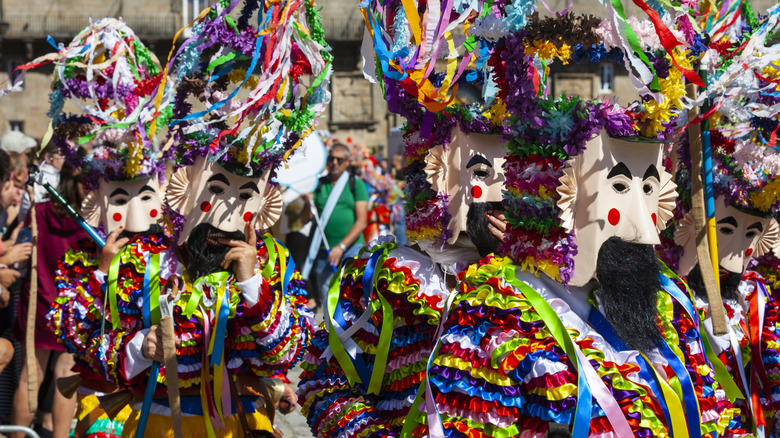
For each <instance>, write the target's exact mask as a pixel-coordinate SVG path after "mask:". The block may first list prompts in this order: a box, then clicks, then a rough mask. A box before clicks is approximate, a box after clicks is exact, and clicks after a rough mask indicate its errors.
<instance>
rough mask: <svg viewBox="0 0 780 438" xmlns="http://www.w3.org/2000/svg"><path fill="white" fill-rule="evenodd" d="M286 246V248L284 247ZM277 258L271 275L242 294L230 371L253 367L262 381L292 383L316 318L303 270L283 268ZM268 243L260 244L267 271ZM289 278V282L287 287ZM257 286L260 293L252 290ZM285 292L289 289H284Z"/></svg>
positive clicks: (233, 323) (233, 322)
mask: <svg viewBox="0 0 780 438" xmlns="http://www.w3.org/2000/svg"><path fill="white" fill-rule="evenodd" d="M280 248H281V247H280ZM281 251H283V253H280V254H277V257H276V259H275V262H274V266H273V269H272V270H270V275H267V276H265V277H263V276H259V277H258V279H257V280H258V281H251V280H247V281H246V282H244V283H241V286H240V287H241V288H242V291H241V293H242V296H243V297H244V298H243V299H242V300H241V302H240V303H239V305H238V308H237V313H236V316H235V317H234V318H233V319H232V320H231V322H230V325H231V328H230V334H229V337H230V338H231V339H230V341H229V342H230V343H231V348H230V349H229V352H228V355H229V356H228V360H229V362H228V368H230V369H231V370H233V371H234V372H240V371H241V370H244V369H251V370H252V371H253V372H254V373H255V374H256V375H258V376H261V377H276V378H280V379H282V380H284V381H285V382H288V381H289V380H287V377H286V376H287V372H288V370H289V369H290V368H292V367H293V366H294V365H295V364H296V363H297V362H298V361H299V360H300V359H301V357H302V355H303V348H304V346H305V344H306V342H307V340H308V339H309V337H310V336H311V320H312V319H313V314H312V313H311V311H309V309H308V308H307V307H306V305H307V303H308V299H307V298H306V291H305V290H304V285H303V281H302V280H301V276H300V273H298V271H292V272H288V270H289V269H290V267H289V265H287V264H285V270H284V272H283V271H282V270H281V268H282V266H281V257H279V255H281V256H283V257H286V256H287V254H286V249H283V248H281ZM265 259H267V250H266V248H265V244H264V243H263V242H260V243H259V244H258V260H259V261H260V266H261V270H260V272H259V273H258V274H260V273H262V272H263V269H267V268H268V267H267V266H266V263H269V262H263V260H265ZM285 280H286V281H287V284H286V288H285ZM253 287H254V288H256V289H257V290H256V293H255V291H251V290H249V289H251V288H253ZM283 289H284V290H283Z"/></svg>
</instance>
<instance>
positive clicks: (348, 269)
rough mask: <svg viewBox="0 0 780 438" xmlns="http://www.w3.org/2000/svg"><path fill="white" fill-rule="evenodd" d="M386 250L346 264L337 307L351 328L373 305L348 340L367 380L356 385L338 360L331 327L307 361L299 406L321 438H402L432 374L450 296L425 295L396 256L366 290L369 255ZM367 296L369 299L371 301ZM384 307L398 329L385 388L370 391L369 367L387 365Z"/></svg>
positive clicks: (391, 346)
mask: <svg viewBox="0 0 780 438" xmlns="http://www.w3.org/2000/svg"><path fill="white" fill-rule="evenodd" d="M392 246H394V245H393V244H389V246H387V247H386V248H391V247H392ZM378 250H382V248H381V247H374V248H372V249H371V251H367V252H365V253H363V256H362V257H363V258H357V259H354V260H348V261H346V262H345V265H344V272H343V275H342V277H341V279H340V280H341V288H340V291H339V294H340V299H339V302H338V306H339V307H338V309H337V310H335V312H337V313H338V315H339V316H337V317H336V319H337V320H339V321H341V322H340V324H342V325H343V327H344V328H345V329H346V328H349V327H352V326H353V324H356V323H358V320H359V318H360V316H361V315H363V312H365V311H366V309H367V308H368V311H369V312H371V318H369V319H368V320H367V321H366V322H365V324H364V325H362V326H361V327H360V328H359V329H357V330H356V331H355V332H354V334H353V335H352V336H351V338H349V339H348V340H346V341H344V342H343V343H341V345H343V346H344V347H345V348H346V349H347V350H350V351H351V350H355V351H356V352H357V356H356V359H355V360H354V361H353V362H352V366H354V367H355V369H356V370H357V374H358V375H359V376H361V377H360V378H361V379H362V381H360V382H358V381H357V380H355V379H354V375H353V378H352V380H350V377H348V371H347V370H346V369H345V365H346V364H344V363H340V362H339V360H338V359H337V358H336V357H334V356H332V350H331V347H332V346H331V345H330V344H329V339H328V336H329V332H328V329H327V328H326V327H325V325H322V326H320V328H319V329H318V330H317V332H316V333H315V334H314V337H313V339H312V341H311V344H309V346H308V347H307V349H306V354H305V356H304V360H303V363H302V364H301V367H302V368H303V370H304V371H303V373H302V374H301V383H300V385H299V386H298V396H299V403H300V405H301V412H302V413H303V414H304V415H306V418H307V421H308V423H309V426H310V427H311V429H312V432H313V433H314V435H315V436H317V437H343V438H351V437H356V436H369V435H370V436H371V437H391V436H398V435H399V433H400V430H401V428H402V427H403V424H404V419H405V418H406V415H407V414H408V413H409V410H410V407H411V405H412V403H413V401H414V398H415V395H416V393H417V388H418V387H419V385H420V383H421V382H422V380H423V376H424V375H425V366H426V361H427V357H428V355H429V354H430V352H431V349H432V347H433V335H434V332H435V330H436V327H437V325H438V321H439V318H440V317H441V310H442V309H443V302H444V299H443V296H442V295H443V294H442V293H432V292H430V289H429V288H428V289H426V290H424V291H421V281H425V280H424V279H421V278H419V277H418V276H417V275H416V268H415V267H414V266H411V264H404V263H402V262H401V261H400V260H399V259H398V258H396V257H394V256H393V254H392V252H391V253H390V255H389V256H388V257H387V258H385V259H384V260H380V261H379V262H378V263H377V266H378V268H377V274H376V276H377V279H378V280H377V288H376V289H373V290H372V291H364V290H363V275H364V273H365V272H366V265H367V263H368V260H367V258H368V256H370V255H371V252H372V251H378ZM410 266H411V267H410ZM426 292H427V293H428V294H426ZM364 293H366V294H369V299H368V300H366V299H365V295H364ZM380 296H381V298H380ZM382 299H384V304H382ZM383 306H387V307H389V308H390V309H391V310H392V314H393V319H392V321H393V322H391V324H393V325H392V326H390V327H388V328H387V329H390V330H392V332H391V337H390V339H391V341H390V342H389V345H387V346H386V349H385V350H384V351H385V352H386V353H387V357H388V361H387V363H386V364H385V367H384V370H383V371H384V372H382V373H381V374H379V378H381V382H379V383H378V386H379V390H378V391H376V393H369V382H370V373H369V372H368V371H367V370H368V369H375V368H376V367H381V366H382V364H380V363H379V362H378V361H377V354H378V353H379V352H380V351H382V346H381V345H380V337H381V333H382V329H383V324H384V309H385V308H384V307H383ZM390 309H387V310H390ZM337 342H338V341H337Z"/></svg>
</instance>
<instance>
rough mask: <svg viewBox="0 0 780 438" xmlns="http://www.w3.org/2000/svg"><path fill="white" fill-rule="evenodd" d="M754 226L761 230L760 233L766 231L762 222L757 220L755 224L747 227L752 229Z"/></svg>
mask: <svg viewBox="0 0 780 438" xmlns="http://www.w3.org/2000/svg"><path fill="white" fill-rule="evenodd" d="M753 228H755V229H756V230H758V232H759V233H762V232H763V231H764V226H763V225H761V222H756V223H754V224H753V225H751V226H749V227H747V228H746V229H747V230H752V229H753Z"/></svg>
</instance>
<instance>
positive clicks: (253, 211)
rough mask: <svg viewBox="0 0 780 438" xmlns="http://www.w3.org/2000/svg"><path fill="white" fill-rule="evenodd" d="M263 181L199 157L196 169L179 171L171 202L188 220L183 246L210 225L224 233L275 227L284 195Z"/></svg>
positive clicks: (173, 181)
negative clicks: (249, 227) (200, 228)
mask: <svg viewBox="0 0 780 438" xmlns="http://www.w3.org/2000/svg"><path fill="white" fill-rule="evenodd" d="M269 175H270V172H268V173H266V174H265V175H264V176H263V177H260V178H247V177H243V176H239V175H235V174H233V173H231V172H229V171H227V170H225V168H223V167H222V166H220V165H219V164H217V163H210V162H208V160H207V159H206V158H205V157H199V158H198V159H197V160H196V161H195V163H194V164H193V165H192V166H186V167H183V168H181V169H179V170H178V171H177V172H176V173H175V174H174V176H173V177H172V178H171V183H170V185H169V188H168V192H167V199H166V201H167V203H168V204H169V205H170V206H171V207H172V208H174V209H175V210H178V211H179V213H181V214H183V215H184V216H185V217H186V218H187V220H186V221H185V222H184V227H183V229H182V230H181V232H180V233H179V244H182V243H183V242H184V241H185V240H186V239H187V237H188V236H189V235H190V233H191V232H192V230H193V229H194V228H195V227H197V226H198V225H201V224H207V225H210V226H211V227H213V228H214V229H216V230H219V231H222V232H224V233H234V232H237V231H238V232H243V231H244V228H245V226H246V223H247V222H249V223H250V224H251V225H252V228H254V229H257V228H260V229H265V228H269V227H271V226H272V225H273V224H274V223H275V222H276V220H277V219H278V218H279V215H280V214H281V204H282V201H281V195H280V194H279V191H278V189H276V188H274V187H271V186H269V185H268V176H269Z"/></svg>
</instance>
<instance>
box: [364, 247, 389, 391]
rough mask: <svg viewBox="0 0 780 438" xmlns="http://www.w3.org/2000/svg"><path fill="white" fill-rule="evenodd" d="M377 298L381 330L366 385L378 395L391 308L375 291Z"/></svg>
mask: <svg viewBox="0 0 780 438" xmlns="http://www.w3.org/2000/svg"><path fill="white" fill-rule="evenodd" d="M386 253H387V250H385V255H384V256H383V257H382V258H380V259H379V263H377V266H381V264H382V263H383V262H384V259H385V258H386V257H387V254H386ZM378 271H379V269H377V270H376V271H374V289H376V272H378ZM377 296H378V297H379V301H380V302H381V306H382V329H381V331H380V333H379V345H378V346H377V351H376V358H375V359H374V369H373V371H372V372H371V382H369V384H368V393H369V394H376V395H379V391H380V389H381V388H382V380H384V376H385V369H387V357H388V356H389V354H390V343H391V341H392V340H393V325H394V324H393V322H394V318H393V307H392V306H391V305H390V303H389V302H388V301H387V300H386V299H385V297H384V296H383V295H382V294H380V293H379V291H377Z"/></svg>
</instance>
